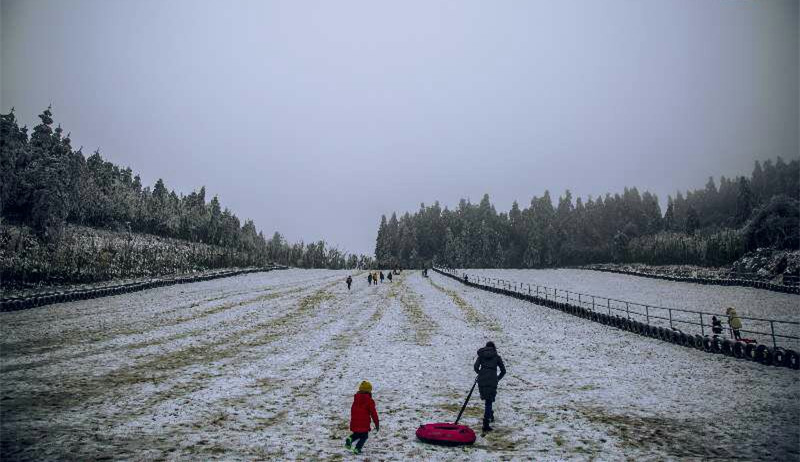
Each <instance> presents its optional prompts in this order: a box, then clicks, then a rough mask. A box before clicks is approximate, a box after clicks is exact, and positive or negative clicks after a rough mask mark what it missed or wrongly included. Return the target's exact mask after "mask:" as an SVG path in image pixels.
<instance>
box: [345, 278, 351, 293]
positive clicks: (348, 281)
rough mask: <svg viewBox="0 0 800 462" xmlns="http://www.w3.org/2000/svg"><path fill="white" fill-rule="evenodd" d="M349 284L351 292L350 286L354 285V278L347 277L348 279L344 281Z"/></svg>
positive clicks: (348, 288) (348, 287)
mask: <svg viewBox="0 0 800 462" xmlns="http://www.w3.org/2000/svg"><path fill="white" fill-rule="evenodd" d="M344 282H346V283H347V290H350V286H351V285H352V284H353V278H352V277H351V276H347V279H345V280H344Z"/></svg>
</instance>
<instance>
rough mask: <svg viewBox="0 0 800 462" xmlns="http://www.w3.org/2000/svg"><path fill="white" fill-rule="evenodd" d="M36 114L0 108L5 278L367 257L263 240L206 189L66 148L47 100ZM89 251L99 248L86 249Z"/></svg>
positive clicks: (345, 261) (343, 264)
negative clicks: (20, 116) (173, 185)
mask: <svg viewBox="0 0 800 462" xmlns="http://www.w3.org/2000/svg"><path fill="white" fill-rule="evenodd" d="M39 118H40V119H41V123H40V124H39V125H37V126H36V127H34V128H33V133H32V134H31V135H30V136H29V135H28V129H27V128H26V127H22V128H20V127H19V125H18V123H17V120H16V117H15V115H14V111H13V109H12V111H11V112H9V113H8V114H2V115H0V225H3V228H4V230H3V238H4V239H6V240H7V241H6V242H4V243H3V244H2V245H3V249H4V254H3V262H2V268H3V275H4V276H5V278H6V281H10V280H29V279H41V278H43V277H58V278H78V279H79V280H83V278H89V279H91V280H96V279H98V278H100V279H102V278H108V277H127V276H133V275H134V274H139V273H140V272H144V273H147V272H153V274H166V273H167V272H169V271H182V270H186V269H188V268H191V267H194V266H199V267H208V268H216V267H219V266H220V265H222V266H231V265H248V266H249V265H254V266H260V265H266V264H269V263H271V262H274V263H279V264H282V265H288V266H297V267H305V268H311V267H314V268H332V269H338V268H355V267H358V266H362V267H363V266H369V265H371V264H372V259H371V258H370V257H366V256H363V255H360V256H357V255H350V254H347V253H346V252H344V251H341V250H339V249H337V248H332V247H329V246H328V245H327V244H326V243H325V242H324V241H319V242H314V243H309V244H305V243H303V242H299V243H295V244H290V243H288V242H286V240H285V239H284V238H283V237H282V236H281V235H280V234H279V233H277V232H276V233H274V234H273V235H272V237H271V238H269V239H266V238H265V237H264V234H263V233H262V232H260V231H258V230H257V229H256V226H255V224H254V223H253V221H252V220H246V221H245V222H244V224H241V222H240V220H239V218H238V217H237V216H236V215H235V214H234V213H233V212H231V211H230V210H228V209H227V208H223V207H222V205H221V203H220V200H219V199H218V198H217V197H216V196H215V197H213V198H212V199H211V200H210V201H207V200H206V192H205V187H201V188H200V189H199V190H197V191H193V192H192V193H191V194H189V195H179V194H177V193H176V192H175V191H170V190H169V189H168V188H167V186H166V184H165V183H164V181H162V180H161V179H159V180H158V181H156V183H155V185H154V186H153V187H152V188H150V187H149V186H143V185H142V183H141V180H140V179H139V176H138V175H136V174H134V172H133V171H132V170H131V169H130V168H121V167H119V166H117V165H114V164H113V163H111V162H107V161H105V160H103V158H102V157H101V155H100V153H99V152H95V153H94V154H92V155H91V156H89V157H88V158H86V157H84V155H83V153H82V152H81V150H80V149H79V150H77V151H76V150H73V149H72V145H71V141H70V137H69V134H67V135H66V136H65V135H64V132H63V130H62V129H61V127H60V126H59V127H57V128H55V129H54V128H53V117H52V113H51V111H50V108H48V109H47V110H45V111H44V112H43V113H42V114H41V115H40V116H39ZM10 224H11V225H18V227H10V226H9V225H10ZM88 228H96V229H99V230H106V231H105V232H100V231H90V230H89V229H88ZM114 231H116V233H115V232H114ZM20 236H23V237H22V238H21V239H19V237H20ZM128 236H135V239H134V241H135V242H134V243H131V242H129V241H127V240H126V239H128ZM156 236H158V237H161V238H165V239H161V240H158V239H155V237H156ZM17 241H19V242H24V243H25V245H26V246H28V247H27V248H25V249H23V248H22V247H20V245H19V243H18V242H17ZM86 242H92V243H93V244H92V245H94V246H95V247H87V246H86V245H87V244H86ZM167 243H168V244H167ZM92 249H95V250H96V251H97V252H99V254H97V255H94V256H93V254H92V253H91V251H92ZM139 254H141V255H139ZM187 255H191V257H189V256H187ZM95 257H96V258H97V259H99V261H98V262H94V261H93V258H95ZM37 258H41V260H37ZM52 258H55V259H56V260H52ZM140 260H141V261H140ZM144 273H142V274H144Z"/></svg>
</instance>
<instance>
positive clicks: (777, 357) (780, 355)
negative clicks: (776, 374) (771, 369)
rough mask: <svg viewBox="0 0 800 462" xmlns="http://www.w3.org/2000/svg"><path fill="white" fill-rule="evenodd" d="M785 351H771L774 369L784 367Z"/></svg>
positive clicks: (778, 349) (779, 349) (781, 349)
mask: <svg viewBox="0 0 800 462" xmlns="http://www.w3.org/2000/svg"><path fill="white" fill-rule="evenodd" d="M785 363H786V350H784V349H783V348H781V347H778V348H774V349H773V350H772V365H773V366H776V367H785V366H786V364H785Z"/></svg>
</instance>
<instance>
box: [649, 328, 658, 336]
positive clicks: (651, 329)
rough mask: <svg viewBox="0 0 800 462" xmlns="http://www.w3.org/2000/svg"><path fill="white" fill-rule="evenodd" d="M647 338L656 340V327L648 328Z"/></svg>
mask: <svg viewBox="0 0 800 462" xmlns="http://www.w3.org/2000/svg"><path fill="white" fill-rule="evenodd" d="M649 336H650V337H652V338H658V326H650V333H649Z"/></svg>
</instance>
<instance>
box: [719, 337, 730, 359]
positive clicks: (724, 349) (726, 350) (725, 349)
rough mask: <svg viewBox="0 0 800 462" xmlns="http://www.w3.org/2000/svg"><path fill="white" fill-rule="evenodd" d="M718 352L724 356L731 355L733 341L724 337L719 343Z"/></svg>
mask: <svg viewBox="0 0 800 462" xmlns="http://www.w3.org/2000/svg"><path fill="white" fill-rule="evenodd" d="M720 352H721V353H722V354H724V355H725V356H733V342H732V341H731V340H730V339H725V340H723V341H722V342H721V343H720Z"/></svg>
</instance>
